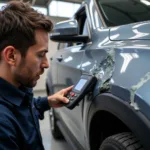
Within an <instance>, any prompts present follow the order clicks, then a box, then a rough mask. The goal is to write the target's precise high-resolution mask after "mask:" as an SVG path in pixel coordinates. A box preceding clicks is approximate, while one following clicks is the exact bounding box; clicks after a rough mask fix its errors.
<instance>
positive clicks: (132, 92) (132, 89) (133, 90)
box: [130, 72, 150, 110]
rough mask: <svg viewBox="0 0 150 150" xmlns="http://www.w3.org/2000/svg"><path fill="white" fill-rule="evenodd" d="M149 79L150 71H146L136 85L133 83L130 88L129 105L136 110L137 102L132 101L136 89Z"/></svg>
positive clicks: (137, 108)
mask: <svg viewBox="0 0 150 150" xmlns="http://www.w3.org/2000/svg"><path fill="white" fill-rule="evenodd" d="M149 80H150V72H147V73H146V74H145V76H144V77H143V78H141V79H140V82H139V83H138V84H137V85H133V86H132V87H131V89H130V105H131V106H133V107H134V108H135V109H136V110H139V107H138V105H137V103H136V102H135V101H134V98H135V94H136V91H137V90H138V89H139V88H141V87H142V86H143V85H144V84H145V83H146V82H148V81H149Z"/></svg>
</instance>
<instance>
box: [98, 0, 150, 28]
mask: <svg viewBox="0 0 150 150" xmlns="http://www.w3.org/2000/svg"><path fill="white" fill-rule="evenodd" d="M97 2H98V5H99V9H100V12H101V14H102V16H103V19H104V21H105V23H106V25H107V26H119V25H124V24H128V23H134V22H140V21H147V20H150V0H97Z"/></svg>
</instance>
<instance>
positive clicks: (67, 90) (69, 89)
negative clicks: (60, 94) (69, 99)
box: [64, 85, 74, 94]
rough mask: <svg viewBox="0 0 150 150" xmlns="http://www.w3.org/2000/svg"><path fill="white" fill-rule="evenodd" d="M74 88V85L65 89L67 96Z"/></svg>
mask: <svg viewBox="0 0 150 150" xmlns="http://www.w3.org/2000/svg"><path fill="white" fill-rule="evenodd" d="M73 87H74V85H72V86H69V87H67V88H65V89H64V92H65V94H67V93H68V92H69V91H71V90H72V88H73Z"/></svg>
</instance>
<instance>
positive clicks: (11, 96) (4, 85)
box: [0, 78, 32, 106]
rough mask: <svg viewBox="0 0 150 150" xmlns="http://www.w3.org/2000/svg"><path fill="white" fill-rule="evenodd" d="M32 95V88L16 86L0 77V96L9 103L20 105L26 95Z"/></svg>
mask: <svg viewBox="0 0 150 150" xmlns="http://www.w3.org/2000/svg"><path fill="white" fill-rule="evenodd" d="M29 94H30V95H32V89H30V88H26V87H20V88H17V87H15V86H13V85H12V84H10V83H9V82H7V81H6V80H4V79H2V78H0V96H2V97H3V98H4V99H5V100H7V101H9V102H10V103H12V104H14V105H16V106H20V105H21V103H22V101H23V100H24V97H25V96H26V95H29Z"/></svg>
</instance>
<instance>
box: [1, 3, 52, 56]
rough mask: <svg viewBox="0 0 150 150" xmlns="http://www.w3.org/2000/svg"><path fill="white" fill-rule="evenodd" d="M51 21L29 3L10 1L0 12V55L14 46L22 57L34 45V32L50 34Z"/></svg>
mask: <svg viewBox="0 0 150 150" xmlns="http://www.w3.org/2000/svg"><path fill="white" fill-rule="evenodd" d="M52 28H53V23H52V22H51V20H50V19H49V18H48V17H46V16H44V15H43V14H41V13H39V12H37V11H36V10H34V9H33V8H32V7H31V6H30V4H29V3H23V2H19V1H11V2H9V3H8V4H7V5H6V6H4V7H3V8H2V11H0V53H1V51H2V50H3V49H4V48H5V47H6V46H9V45H11V46H14V47H15V48H16V49H18V50H19V51H20V53H21V55H22V56H25V55H26V52H27V50H28V48H29V47H30V46H32V45H34V44H36V40H35V30H36V29H43V30H45V31H46V32H50V31H51V30H52Z"/></svg>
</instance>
